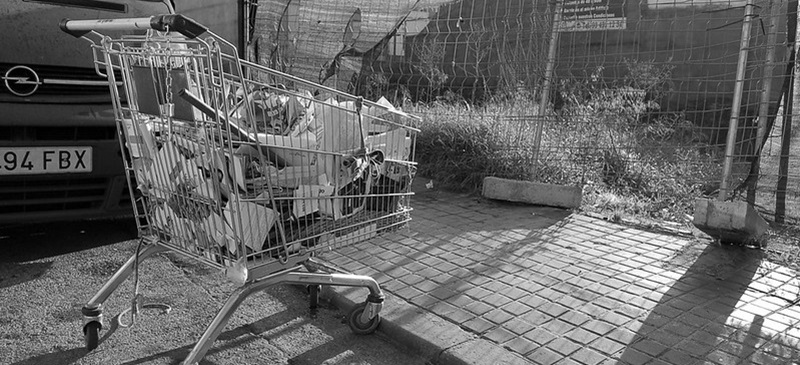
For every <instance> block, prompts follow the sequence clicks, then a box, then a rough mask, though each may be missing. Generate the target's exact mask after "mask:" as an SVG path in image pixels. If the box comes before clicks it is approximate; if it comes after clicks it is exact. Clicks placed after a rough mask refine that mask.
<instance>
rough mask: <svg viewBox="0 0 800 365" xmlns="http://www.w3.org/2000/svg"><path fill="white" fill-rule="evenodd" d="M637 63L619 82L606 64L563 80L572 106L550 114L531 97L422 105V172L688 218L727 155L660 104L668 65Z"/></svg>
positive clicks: (443, 179)
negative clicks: (527, 183) (573, 191)
mask: <svg viewBox="0 0 800 365" xmlns="http://www.w3.org/2000/svg"><path fill="white" fill-rule="evenodd" d="M628 68H629V75H628V76H626V77H625V78H623V79H621V80H620V82H619V83H616V84H613V83H612V84H609V83H605V82H604V81H603V79H602V77H601V76H600V75H601V74H602V72H603V70H602V68H598V69H596V70H594V72H592V73H591V74H590V75H586V77H584V78H581V79H575V80H569V81H568V82H562V83H561V85H560V87H559V90H560V96H561V99H562V100H563V104H562V105H561V108H560V110H558V111H557V112H556V113H554V114H553V115H548V116H546V117H537V116H536V114H537V113H536V111H537V110H538V104H537V103H536V102H535V100H534V98H532V97H530V96H528V95H525V96H520V97H516V98H513V97H512V98H506V99H502V100H495V101H493V102H489V103H487V104H485V105H483V106H481V107H480V108H474V109H473V108H471V107H470V106H469V105H467V104H465V103H452V102H450V103H432V104H425V105H416V106H415V108H414V110H413V112H414V113H416V114H419V115H421V116H423V121H422V122H421V124H420V125H419V126H418V127H419V128H420V129H421V130H422V133H421V134H420V135H419V136H418V140H417V145H416V156H417V160H418V162H419V163H420V167H419V170H418V171H419V173H420V175H422V176H425V177H428V178H432V179H434V180H435V181H436V183H437V184H438V185H439V186H443V187H445V188H449V189H454V190H458V191H466V192H472V191H477V190H479V189H480V187H481V183H482V181H483V178H484V177H486V176H497V177H503V178H509V179H521V180H533V181H538V182H543V183H552V184H562V185H580V186H583V187H584V203H583V207H582V209H584V210H588V211H597V212H604V213H607V212H610V213H613V214H614V216H619V215H633V216H640V217H641V216H645V217H648V218H654V219H667V220H673V221H676V220H677V221H684V220H686V214H688V213H690V212H691V211H692V205H693V202H694V200H695V198H697V197H698V196H700V195H701V194H702V193H703V192H704V191H708V190H709V189H710V187H713V186H715V182H716V181H717V178H718V176H719V171H720V170H721V164H720V161H721V159H720V158H719V156H717V155H716V152H715V150H714V149H711V148H707V145H706V144H705V142H704V141H702V138H701V137H700V135H699V133H698V132H697V130H698V128H697V127H695V126H694V125H693V124H692V123H691V122H690V121H688V120H687V119H686V118H684V116H683V115H682V114H680V113H670V112H664V111H662V110H661V107H660V105H659V103H658V99H659V98H660V96H662V95H664V93H667V92H669V90H670V88H671V84H670V83H669V78H670V72H671V69H670V68H669V67H658V66H655V65H653V64H652V63H646V62H644V63H643V62H638V61H637V62H635V61H629V62H628ZM537 123H541V128H542V130H541V143H540V148H538V154H537V152H536V151H537V146H536V141H535V131H536V126H537ZM534 158H536V159H537V161H536V163H534Z"/></svg>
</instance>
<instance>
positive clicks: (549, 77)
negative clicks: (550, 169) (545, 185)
mask: <svg viewBox="0 0 800 365" xmlns="http://www.w3.org/2000/svg"><path fill="white" fill-rule="evenodd" d="M550 8H551V9H553V18H552V19H553V24H552V26H551V28H550V29H551V31H550V45H549V47H548V50H547V64H546V66H545V70H544V80H542V92H541V95H540V98H539V111H538V113H537V114H538V115H537V117H538V118H537V119H538V123H536V129H535V131H534V133H535V137H534V140H533V145H534V151H533V158H532V161H533V165H534V166H533V169H532V174H531V175H532V176H531V178H533V179H535V178H536V177H538V175H539V166H538V165H539V150H541V143H542V130H543V129H544V123H545V121H546V119H547V108H548V106H549V103H550V90H551V89H552V86H553V74H554V73H555V65H556V56H557V53H558V39H559V37H558V35H559V32H560V29H559V27H560V25H559V23H561V4H560V3H559V1H558V0H552V1H551V2H550Z"/></svg>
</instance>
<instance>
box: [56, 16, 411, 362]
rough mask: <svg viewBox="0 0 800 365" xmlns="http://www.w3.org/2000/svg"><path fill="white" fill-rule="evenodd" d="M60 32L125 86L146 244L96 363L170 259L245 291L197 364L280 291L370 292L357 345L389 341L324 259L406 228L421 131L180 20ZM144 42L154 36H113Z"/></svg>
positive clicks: (90, 25)
mask: <svg viewBox="0 0 800 365" xmlns="http://www.w3.org/2000/svg"><path fill="white" fill-rule="evenodd" d="M61 27H62V29H63V30H64V31H66V32H68V33H70V34H72V35H75V36H78V37H82V38H85V39H87V40H89V41H90V42H91V47H92V49H93V51H94V55H95V60H94V64H95V67H96V69H97V72H98V73H99V74H101V75H103V76H106V77H107V78H108V81H109V82H110V83H111V84H112V85H122V86H121V87H119V88H111V89H110V92H111V95H112V100H113V104H114V112H115V116H116V121H117V127H118V130H119V131H120V135H121V136H122V138H121V141H120V143H121V145H122V147H123V150H124V152H125V156H124V161H125V170H126V173H127V174H128V178H129V181H135V184H131V186H130V195H131V199H132V200H133V209H134V213H135V215H136V218H137V219H136V220H137V224H138V229H139V234H140V236H141V240H142V241H141V242H142V247H141V250H137V254H136V255H134V256H133V257H131V259H130V260H129V261H128V262H127V263H126V264H125V265H123V266H122V267H121V268H120V269H119V271H118V272H117V274H115V275H114V276H113V277H112V278H111V279H110V280H109V281H108V283H106V285H105V286H104V287H103V288H102V289H101V290H100V291H99V292H98V293H97V294H96V295H95V296H94V297H93V298H92V299H91V300H90V301H89V303H88V304H87V305H86V306H85V307H84V308H83V314H84V319H85V320H84V323H85V325H84V334H85V340H86V346H87V348H89V349H90V350H91V349H93V348H95V347H97V345H98V338H99V331H100V329H101V328H102V327H103V322H104V320H103V311H102V304H103V302H105V300H106V299H107V298H108V296H109V295H111V293H112V292H113V291H114V290H116V288H117V287H118V286H119V285H120V284H121V283H122V282H123V281H124V280H126V278H127V277H128V276H129V275H130V274H131V273H132V272H133V273H135V271H136V269H137V267H138V263H139V261H141V260H143V259H145V258H147V257H148V256H150V255H152V254H153V253H156V252H161V251H174V252H178V253H181V254H183V255H185V256H188V257H190V258H192V259H195V260H197V261H199V262H201V263H203V264H206V265H208V266H210V267H213V268H217V269H220V270H221V271H224V272H225V274H226V275H227V277H228V278H230V279H231V280H232V281H233V282H236V283H238V284H241V287H239V288H238V289H237V290H236V291H235V292H234V293H232V294H231V296H230V298H229V299H228V300H227V302H226V303H225V304H224V306H223V307H222V308H221V309H220V311H219V313H218V314H217V316H216V317H215V319H214V320H213V321H212V323H211V324H210V325H209V326H208V328H207V329H206V332H205V333H204V334H203V336H202V337H201V338H200V340H199V341H198V343H197V344H196V345H195V347H194V349H193V350H192V351H191V352H190V353H189V355H188V357H187V358H186V360H185V363H187V364H192V363H196V362H198V361H200V359H201V358H202V357H203V356H204V355H205V353H206V352H207V351H208V349H209V348H210V347H211V346H212V344H213V342H214V340H215V339H216V337H217V336H218V335H219V333H220V331H221V330H222V328H223V327H224V326H225V324H226V323H227V321H228V319H229V318H230V316H231V315H232V313H233V312H234V311H235V310H236V308H237V306H238V305H239V303H241V301H242V300H243V299H244V298H246V297H247V296H249V295H250V294H251V293H254V292H256V291H258V290H260V289H263V288H266V287H268V286H272V285H276V284H281V283H289V284H304V285H314V286H316V285H322V284H325V285H344V286H355V287H365V288H367V289H369V295H368V296H367V298H366V300H365V302H364V304H363V305H361V306H357V307H356V308H354V310H353V311H352V312H351V313H350V315H349V316H350V318H349V319H348V324H349V325H350V326H351V328H352V329H353V331H354V332H356V333H370V332H372V331H374V330H375V329H376V328H377V326H378V324H379V322H380V316H379V311H380V308H381V307H382V302H383V298H384V296H383V293H382V291H381V289H380V286H379V285H378V283H377V282H376V281H375V280H374V279H373V278H370V277H366V276H360V275H354V274H348V273H344V272H341V271H337V270H332V269H331V268H332V266H331V265H329V264H324V263H322V262H319V261H318V259H316V258H314V256H315V255H316V254H317V253H319V252H323V251H325V250H332V249H336V248H338V247H343V246H347V245H352V244H354V243H357V242H360V241H363V240H366V239H380V238H379V237H380V235H381V234H383V233H386V232H388V231H391V230H395V229H397V228H398V227H401V226H403V225H405V224H406V222H408V221H409V220H410V212H411V206H410V197H411V195H412V192H411V181H412V179H413V178H414V173H415V171H416V164H415V162H414V153H413V151H414V141H415V138H416V135H417V133H418V132H419V131H418V130H417V129H416V128H414V127H413V125H414V123H415V121H416V120H417V118H416V117H414V116H411V115H408V114H406V113H403V112H402V111H400V110H398V109H396V108H394V107H393V106H392V105H391V104H389V103H388V102H387V101H386V100H385V99H382V100H379V101H378V102H371V101H367V100H363V99H362V98H360V97H356V96H353V95H349V94H347V93H343V92H339V91H336V90H333V89H330V88H327V87H324V86H322V85H319V84H316V83H313V82H309V81H305V80H302V79H299V78H296V77H293V76H291V75H288V74H284V73H281V72H278V71H275V70H272V69H269V68H267V67H264V66H261V65H257V64H254V63H251V62H247V61H245V60H242V59H239V58H238V56H237V54H238V52H237V50H236V48H235V47H234V46H233V45H232V44H230V43H229V42H227V41H225V40H224V39H222V38H220V37H218V36H217V35H215V34H213V33H212V32H210V31H208V30H207V29H206V28H205V27H203V26H202V25H200V24H197V23H196V22H194V21H193V20H191V19H189V18H186V17H183V16H181V15H159V16H154V17H151V18H135V19H122V20H114V21H113V22H111V21H107V20H65V21H62V23H61ZM141 28H149V29H150V30H148V31H147V32H146V34H139V35H127V36H119V37H113V38H112V37H110V36H107V35H106V33H109V32H113V33H114V34H117V33H116V31H120V30H122V31H129V30H135V29H141ZM88 62H91V60H87V63H88ZM314 95H326V97H325V98H324V99H318V98H315V97H314ZM312 292H313V293H314V294H312V296H313V295H317V292H316V291H312ZM310 300H312V301H314V300H316V298H313V297H312V298H311V299H310Z"/></svg>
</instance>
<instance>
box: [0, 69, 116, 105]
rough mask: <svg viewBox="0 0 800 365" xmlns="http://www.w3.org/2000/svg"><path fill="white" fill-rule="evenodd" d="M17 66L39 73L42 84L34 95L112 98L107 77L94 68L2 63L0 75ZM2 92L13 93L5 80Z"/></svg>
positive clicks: (0, 88) (0, 87) (1, 88)
mask: <svg viewBox="0 0 800 365" xmlns="http://www.w3.org/2000/svg"><path fill="white" fill-rule="evenodd" d="M15 66H26V67H29V68H31V69H32V70H33V71H35V72H36V74H37V75H38V77H39V82H41V84H40V85H39V87H38V89H37V90H36V92H35V94H34V95H38V96H48V95H50V96H59V95H70V96H81V95H84V96H85V95H98V96H108V97H109V98H110V93H109V91H108V83H107V82H106V81H107V79H106V78H105V77H102V76H100V75H98V74H97V73H96V72H95V70H94V68H87V67H64V66H45V65H19V64H10V63H0V77H2V76H3V75H5V74H6V72H7V71H8V70H9V69H11V68H13V67H15ZM118 76H119V75H118ZM8 82H13V81H8ZM0 94H7V95H13V94H12V93H11V91H10V90H9V89H8V88H7V86H6V83H5V82H0Z"/></svg>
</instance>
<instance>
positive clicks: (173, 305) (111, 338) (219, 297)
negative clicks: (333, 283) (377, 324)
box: [0, 221, 425, 365]
mask: <svg viewBox="0 0 800 365" xmlns="http://www.w3.org/2000/svg"><path fill="white" fill-rule="evenodd" d="M133 237H135V227H134V226H133V225H132V224H130V223H128V222H124V221H116V222H115V221H106V222H73V223H64V224H49V225H31V226H15V227H2V228H0V246H3V249H4V251H5V253H4V254H3V256H2V258H0V300H2V303H3V305H2V306H0V364H15V365H23V364H49V365H50V364H52V365H56V364H175V363H180V362H181V361H182V360H183V359H184V358H185V357H186V355H187V354H188V353H189V351H191V349H192V347H193V346H194V344H195V342H196V341H197V340H198V339H199V338H200V335H201V334H202V333H203V331H204V330H205V328H206V326H207V325H208V323H210V322H211V319H212V318H213V316H214V315H215V314H216V311H217V310H218V308H219V307H220V306H221V303H222V302H223V301H224V300H225V299H226V298H227V296H228V294H229V293H230V292H231V291H232V290H233V288H234V287H233V285H232V284H230V283H228V282H227V280H226V279H225V278H224V276H223V275H222V274H221V273H219V272H217V271H216V270H211V269H208V268H206V267H205V266H201V265H199V264H196V263H194V262H192V261H190V260H186V259H182V258H180V257H178V256H176V255H172V254H158V255H156V256H154V257H151V258H149V259H147V260H145V261H143V262H142V264H141V266H140V270H139V282H140V286H139V293H141V294H142V295H143V296H144V302H145V304H148V303H158V304H162V305H167V306H169V308H170V310H169V311H168V312H166V311H164V310H163V309H158V308H144V309H143V310H142V311H141V312H140V314H139V316H138V317H137V319H136V321H135V323H134V324H133V326H131V327H122V326H121V325H120V324H119V323H118V322H117V318H119V316H118V315H119V314H120V313H121V312H123V311H124V310H126V309H127V308H129V307H130V300H131V298H132V295H133V280H132V279H129V280H127V281H126V282H125V283H123V284H122V285H120V287H119V288H118V289H117V290H116V291H115V292H114V294H112V295H111V297H110V298H109V299H108V300H107V301H106V302H105V304H104V314H105V317H106V320H105V322H106V323H105V324H106V328H105V329H104V330H103V331H102V332H101V333H100V336H101V338H100V341H101V342H100V345H99V347H98V348H97V349H95V350H94V351H92V352H88V353H87V351H86V349H85V347H84V339H83V333H82V331H81V329H82V326H83V318H82V315H81V312H80V310H81V307H83V305H84V304H85V303H86V302H87V301H88V300H89V299H90V298H91V297H92V296H93V295H94V294H95V293H96V292H97V290H99V288H100V287H101V286H102V285H103V284H104V283H105V281H106V280H107V279H108V278H109V277H110V276H111V275H113V273H114V272H115V271H116V270H117V269H118V268H119V267H120V266H121V265H122V264H123V263H124V262H125V261H126V260H127V259H128V258H130V257H131V255H132V254H133V253H134V252H135V249H136V244H137V241H136V240H134V239H132V238H133ZM304 289H305V288H302V287H298V286H288V285H279V286H275V287H271V288H269V289H267V290H265V291H264V292H261V293H258V294H255V295H253V296H251V297H250V298H248V299H247V300H246V301H245V302H244V303H243V304H242V306H241V307H240V308H239V310H237V312H236V313H235V314H234V315H233V317H232V318H231V320H230V322H229V323H228V325H227V327H226V328H225V329H224V330H223V332H222V334H221V335H220V337H219V339H218V340H217V341H216V342H215V343H214V347H212V348H211V349H210V350H209V352H208V354H207V355H206V357H205V358H204V359H203V361H202V362H201V364H330V365H333V364H363V365H367V364H369V365H384V364H387V365H388V364H398V363H402V364H424V363H425V360H424V359H422V358H421V357H419V356H417V355H416V354H415V353H414V352H413V351H409V350H408V349H407V348H406V347H403V346H402V345H400V344H398V343H397V342H396V341H394V340H393V339H390V338H388V337H386V336H385V335H383V334H382V333H381V332H378V333H375V334H373V335H367V336H359V335H355V334H353V333H352V332H351V331H350V329H349V327H348V326H347V325H346V324H344V323H343V319H344V316H345V312H342V311H340V310H339V309H337V308H336V307H335V306H333V305H331V304H330V303H329V302H326V301H324V300H323V301H322V303H321V305H320V308H319V310H318V311H317V312H316V313H315V314H314V315H313V316H312V313H311V312H310V310H309V307H308V298H307V294H306V293H305V290H304ZM365 293H366V292H365ZM121 319H122V324H123V325H127V324H129V323H130V318H129V317H128V316H124V317H122V318H121Z"/></svg>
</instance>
